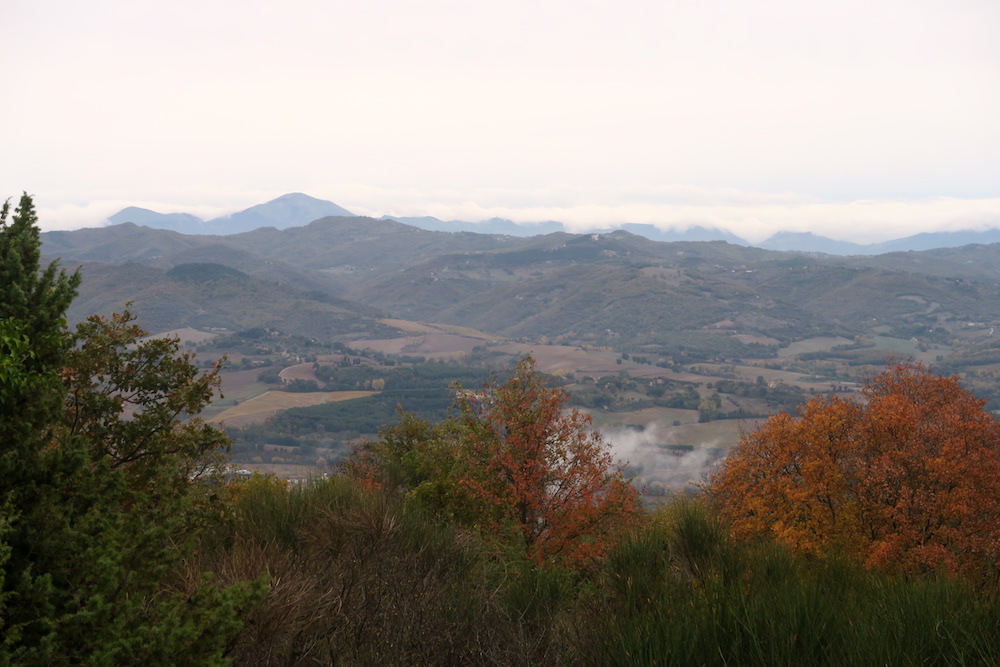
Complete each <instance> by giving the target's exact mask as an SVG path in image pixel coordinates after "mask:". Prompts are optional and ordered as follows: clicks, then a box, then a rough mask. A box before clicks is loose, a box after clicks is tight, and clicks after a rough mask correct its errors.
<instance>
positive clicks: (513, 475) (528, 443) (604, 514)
mask: <svg viewBox="0 0 1000 667" xmlns="http://www.w3.org/2000/svg"><path fill="white" fill-rule="evenodd" d="M457 399H458V400H457V403H458V407H459V410H460V416H459V422H460V424H461V425H462V427H463V430H464V432H465V436H464V437H465V438H466V440H467V443H468V448H467V452H468V459H469V462H468V464H467V465H465V466H464V468H463V477H462V480H461V481H462V485H463V487H464V488H465V489H467V490H468V492H469V493H470V494H471V496H472V498H473V500H474V502H475V503H476V504H477V505H478V506H479V507H480V508H481V516H480V520H481V523H482V527H483V528H484V529H485V531H486V534H487V535H491V536H501V535H511V534H512V535H513V537H514V539H515V543H519V544H520V548H522V549H523V550H524V553H525V554H526V555H527V556H528V558H530V559H532V560H534V561H536V562H546V561H554V562H559V563H563V564H566V565H569V566H571V567H581V566H585V565H587V564H589V563H590V562H591V561H593V560H594V559H596V558H600V557H602V556H604V555H605V554H606V553H607V550H608V549H609V547H610V546H611V545H613V544H614V543H615V541H616V540H617V538H619V537H620V536H621V535H623V534H624V532H625V531H627V530H628V529H629V528H630V526H631V525H632V523H633V522H634V520H635V518H636V516H637V514H636V513H637V510H638V508H639V504H638V492H637V491H636V490H635V489H634V488H633V487H632V486H631V485H630V484H629V483H628V481H627V480H626V479H625V478H624V476H623V474H622V467H621V465H620V464H617V463H616V462H615V461H614V459H613V457H612V455H611V452H610V451H609V448H608V446H607V444H606V443H605V442H604V441H603V440H602V439H601V436H600V434H599V433H597V432H596V431H594V430H592V429H591V428H590V424H591V421H590V416H589V415H585V414H582V413H580V412H579V411H577V410H576V409H573V410H571V411H569V412H564V411H563V406H564V404H565V403H566V400H567V399H568V396H567V394H566V392H565V391H563V390H561V389H558V388H553V387H549V386H548V385H547V384H546V383H545V381H544V380H543V379H542V377H541V376H540V375H539V374H538V373H537V372H536V369H535V361H534V359H532V358H531V357H526V358H525V359H522V360H521V361H520V362H519V363H518V364H517V367H516V369H515V371H514V375H513V376H512V377H511V378H510V379H509V380H507V381H506V382H504V383H501V384H497V383H488V384H486V385H484V387H483V388H482V390H481V391H459V392H458V393H457Z"/></svg>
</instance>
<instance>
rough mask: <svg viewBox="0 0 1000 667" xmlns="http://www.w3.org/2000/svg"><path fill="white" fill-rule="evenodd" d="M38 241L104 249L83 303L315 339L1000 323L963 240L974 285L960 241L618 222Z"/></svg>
mask: <svg viewBox="0 0 1000 667" xmlns="http://www.w3.org/2000/svg"><path fill="white" fill-rule="evenodd" d="M43 243H44V245H43V252H44V253H45V254H46V256H49V257H53V256H61V257H62V258H63V265H64V266H67V267H69V268H73V265H74V262H79V261H85V262H118V263H119V266H118V267H117V268H109V267H107V266H105V267H104V268H101V267H99V266H96V265H89V266H87V268H86V270H85V278H86V280H85V282H84V285H83V287H82V290H83V293H82V298H81V299H80V308H89V309H90V312H109V311H108V309H109V308H110V309H114V308H116V307H120V305H116V302H117V304H121V303H124V301H126V300H128V299H134V300H135V301H136V303H137V304H138V307H141V308H153V309H154V310H159V311H161V312H160V314H159V315H157V317H156V318H155V319H154V321H155V323H156V326H160V325H162V326H165V327H167V328H174V327H175V326H180V325H181V324H185V325H190V326H201V327H213V326H214V327H227V328H228V327H231V326H244V325H245V324H246V323H248V322H250V321H251V319H252V318H251V317H249V316H247V317H244V316H243V315H241V314H240V309H244V310H246V311H247V312H248V313H254V314H255V315H254V316H255V317H257V318H258V319H261V321H262V322H264V321H266V322H268V323H273V326H276V327H279V328H282V327H283V328H284V329H283V330H300V331H301V332H303V333H304V334H308V335H315V333H314V332H319V331H322V330H323V329H322V327H323V326H324V325H323V324H322V319H323V318H324V317H326V316H327V315H326V314H325V313H330V314H332V313H334V312H335V311H334V310H331V309H330V305H331V301H330V300H331V299H338V300H339V301H337V302H336V303H337V304H338V307H339V309H340V310H338V311H336V312H337V313H338V314H337V317H338V318H341V319H343V318H344V317H349V318H354V319H353V324H350V326H346V325H345V326H341V325H337V326H338V327H340V329H339V330H340V334H338V335H341V336H357V335H362V333H363V332H364V331H370V330H371V329H372V327H373V326H374V323H373V322H372V321H371V318H372V317H373V313H376V312H377V313H380V314H385V315H387V316H389V317H395V318H401V319H410V320H417V321H422V322H438V323H442V324H452V325H462V326H471V327H474V328H477V329H481V330H483V331H488V332H490V333H493V334H497V335H501V336H506V337H515V338H518V337H526V338H530V339H541V338H542V337H544V338H547V339H549V340H558V341H561V342H566V343H570V344H573V343H576V344H582V343H596V344H602V345H612V346H615V347H619V346H626V347H628V346H637V345H639V346H647V345H651V346H656V347H660V348H669V347H671V346H681V347H683V348H686V349H702V350H703V351H702V352H700V353H699V354H710V350H711V349H715V348H718V349H722V348H727V349H729V350H730V354H732V355H736V356H751V355H755V354H759V353H761V352H762V350H760V349H758V348H754V347H753V344H754V343H753V341H754V340H771V341H778V342H780V341H790V340H793V339H796V338H805V337H809V336H815V335H836V336H845V337H848V338H851V337H855V336H860V335H868V334H872V333H881V334H885V335H895V336H899V337H904V338H910V337H912V336H915V335H917V334H919V335H920V336H922V337H923V338H927V339H928V340H932V339H933V340H941V341H943V340H945V338H946V334H945V333H944V332H945V331H946V330H949V331H954V330H955V328H956V327H957V326H958V324H956V323H958V322H965V321H975V322H1000V262H998V261H997V260H998V259H1000V247H998V246H972V247H971V249H972V251H974V253H975V254H974V257H975V258H976V260H975V264H974V272H975V276H974V281H973V280H972V279H970V278H965V277H961V276H956V274H955V273H954V270H955V269H956V268H961V267H970V270H971V267H973V265H971V264H969V263H968V262H970V261H971V260H969V259H962V258H963V257H966V254H967V253H968V252H970V250H969V249H965V250H963V251H950V252H945V251H941V250H938V251H932V252H925V253H916V252H909V253H899V254H892V255H888V256H886V258H887V259H888V260H891V261H887V262H886V263H885V264H883V263H881V262H880V261H879V258H878V257H843V258H842V257H835V256H829V255H815V254H801V253H790V252H779V251H772V250H764V249H760V248H754V247H745V246H739V245H734V244H730V243H726V242H722V241H712V242H673V243H668V242H656V241H650V240H648V239H646V238H644V237H642V236H638V235H635V234H632V233H630V232H626V231H621V230H618V231H615V232H612V233H608V234H568V233H565V232H556V233H551V234H546V235H540V236H533V237H515V236H501V235H484V234H475V233H471V232H457V233H448V232H433V231H426V230H421V229H417V228H415V227H411V226H408V225H403V224H401V223H398V222H394V221H391V220H374V219H371V218H346V217H332V218H323V219H320V220H316V221H314V222H312V223H310V224H309V225H306V226H302V227H291V228H288V229H285V230H278V229H275V228H263V229H258V230H255V231H252V232H246V233H242V234H234V235H229V236H205V235H202V236H193V235H182V234H178V233H176V232H169V231H165V230H156V229H150V228H145V227H137V226H135V225H131V224H125V225H118V226H114V227H106V228H101V229H89V230H80V231H77V232H49V233H46V234H43ZM123 261H131V262H138V263H141V265H142V266H141V267H140V266H139V265H138V264H133V265H129V264H124V265H121V263H122V262H123ZM190 263H216V264H220V265H224V266H229V267H231V268H233V269H236V270H238V271H241V272H242V273H243V274H245V275H246V276H247V280H246V281H244V282H243V283H239V281H236V282H230V283H226V284H224V285H223V284H217V285H212V284H206V285H202V286H200V287H195V286H186V287H184V288H183V289H181V288H179V287H178V286H177V285H175V284H173V283H171V282H170V280H169V277H168V276H167V272H168V271H169V270H170V269H171V268H173V267H174V266H177V265H179V264H190ZM152 269H156V271H157V272H150V271H151V270H152ZM310 293H314V294H312V296H310ZM297 303H298V304H300V306H298V307H297V306H296V304H297ZM172 304H175V305H172ZM176 304H181V305H176ZM317 304H321V305H317ZM360 304H364V305H363V306H362V305H360ZM297 308H298V311H297ZM303 309H305V311H308V312H310V313H312V314H311V315H308V316H303V315H301V314H300V313H299V311H302V310H303ZM271 311H273V312H274V313H278V315H277V316H272V313H271ZM345 313H346V314H345ZM331 316H332V315H331ZM172 318H173V320H176V322H174V321H172ZM168 324H172V325H173V326H167V325H168ZM261 325H262V324H261ZM269 325H270V324H269ZM336 328H337V327H334V329H336ZM938 329H940V332H939V333H935V332H936V331H937V330H938ZM332 331H333V329H329V330H326V334H330V333H331V332H332ZM770 344H771V345H774V344H776V343H774V342H772V343H770ZM706 351H709V352H706Z"/></svg>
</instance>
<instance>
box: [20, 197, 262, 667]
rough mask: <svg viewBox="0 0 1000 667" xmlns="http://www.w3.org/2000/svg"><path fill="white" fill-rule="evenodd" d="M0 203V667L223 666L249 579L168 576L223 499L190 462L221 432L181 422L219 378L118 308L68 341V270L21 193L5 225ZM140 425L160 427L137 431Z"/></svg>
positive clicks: (201, 457)
mask: <svg viewBox="0 0 1000 667" xmlns="http://www.w3.org/2000/svg"><path fill="white" fill-rule="evenodd" d="M8 212H9V205H7V204H5V205H4V207H3V210H2V218H0V438H2V440H0V492H2V494H3V495H2V497H0V664H8V663H15V664H47V665H53V664H70V663H81V662H82V663H87V664H212V663H217V662H221V661H222V659H223V656H222V652H223V648H224V646H225V642H226V640H227V639H228V638H229V637H231V636H232V635H233V634H234V633H235V632H236V631H238V630H239V628H240V620H239V610H240V608H241V607H247V606H248V605H250V604H251V603H252V602H253V601H254V600H255V599H257V598H258V597H259V595H260V591H259V587H253V586H247V585H241V586H237V587H234V588H230V589H220V588H219V587H217V586H214V585H213V584H212V583H211V582H210V581H207V580H206V581H203V582H193V583H189V584H187V585H183V584H182V583H181V582H180V581H175V577H173V575H174V569H173V568H174V566H175V565H176V564H177V563H178V562H179V560H180V559H181V558H182V557H183V555H184V553H185V551H186V549H187V548H189V545H190V544H191V541H192V540H193V539H194V537H195V536H196V535H197V532H198V530H199V529H200V528H201V527H203V526H204V525H205V518H204V517H205V516H206V514H207V510H208V509H209V508H214V509H219V505H218V503H217V502H214V501H213V499H212V495H211V494H212V487H211V486H209V485H207V484H205V483H202V482H200V481H199V480H198V478H197V476H195V475H193V472H194V471H195V469H197V468H200V467H204V466H206V465H208V464H209V463H210V462H211V459H212V457H213V456H215V455H216V454H217V452H218V451H219V448H220V447H221V446H222V445H223V444H224V436H222V435H221V434H220V433H218V432H217V431H215V430H214V429H210V428H209V427H207V426H206V425H204V424H201V423H199V422H197V421H184V420H182V419H181V418H182V417H185V416H186V415H190V414H195V413H197V412H198V411H199V410H200V409H201V407H203V406H204V405H205V403H207V401H208V399H209V398H210V396H211V388H212V386H214V385H213V383H214V382H215V380H214V379H213V378H212V377H208V378H200V377H198V376H197V374H196V371H195V370H194V366H193V364H191V363H190V360H189V359H187V358H186V357H183V356H178V355H177V354H176V352H177V347H176V342H172V341H167V342H154V343H152V344H149V343H142V342H139V340H138V338H139V336H140V335H141V333H142V332H141V330H139V329H138V328H137V327H135V326H134V325H133V324H132V323H131V316H130V315H128V314H126V315H123V316H117V317H116V318H113V319H112V320H111V321H106V320H103V319H101V318H94V319H92V320H91V321H90V322H89V323H88V324H86V325H84V326H82V327H81V329H80V330H79V332H78V335H77V337H76V339H74V337H73V336H71V335H70V333H69V332H68V330H67V328H66V322H65V312H66V308H67V307H68V306H69V304H70V302H71V300H72V298H73V297H74V296H75V292H76V287H77V285H78V284H79V277H78V275H77V274H72V275H67V274H66V273H65V272H64V271H61V270H60V269H59V268H58V266H57V265H56V264H55V263H52V264H50V265H49V266H48V267H47V268H45V269H44V270H42V269H41V268H40V265H39V263H40V239H39V232H38V228H37V225H36V217H35V213H34V207H33V205H32V201H31V198H30V197H29V196H28V195H27V194H25V195H24V196H23V197H22V198H21V201H20V205H19V206H18V208H17V211H16V212H15V215H14V216H13V218H12V219H11V224H9V225H8V224H7V215H8ZM74 342H76V345H75V346H74ZM178 395H179V396H180V397H179V398H175V396H178ZM143 429H145V430H146V431H154V432H155V437H154V436H153V435H152V434H151V433H147V437H146V438H145V439H141V437H142V434H143ZM197 438H201V440H200V444H199V445H197V446H194V445H192V442H191V441H192V439H197ZM135 443H139V444H137V445H136V444H135ZM130 447H131V449H129V448H130ZM126 451H128V452H130V453H129V454H127V455H125V456H124V457H123V456H122V455H121V454H122V452H126Z"/></svg>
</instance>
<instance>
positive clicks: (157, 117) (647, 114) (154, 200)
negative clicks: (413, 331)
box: [0, 0, 1000, 242]
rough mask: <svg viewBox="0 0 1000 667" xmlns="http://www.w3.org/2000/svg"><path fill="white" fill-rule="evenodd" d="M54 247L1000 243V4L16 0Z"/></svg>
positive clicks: (946, 0)
mask: <svg viewBox="0 0 1000 667" xmlns="http://www.w3.org/2000/svg"><path fill="white" fill-rule="evenodd" d="M0 18H2V25H3V35H2V36H0V73H2V81H3V84H4V96H3V99H2V102H0V127H2V128H3V130H2V133H3V134H2V137H3V141H2V144H0V151H2V153H0V154H2V157H0V195H2V196H5V197H6V196H17V195H19V194H20V192H21V191H22V190H27V191H28V192H29V193H31V194H33V195H35V202H36V206H37V207H38V208H39V210H40V213H41V216H42V226H43V228H44V229H57V228H59V229H68V228H75V227H81V226H96V225H99V224H102V221H103V220H104V219H105V218H106V217H107V216H108V215H110V214H112V213H114V212H116V211H118V210H119V209H121V208H123V207H124V206H128V205H137V206H143V207H146V208H151V209H154V210H157V211H161V212H173V211H187V212H190V213H194V214H197V215H201V216H202V217H212V216H213V215H217V214H221V213H226V212H232V211H235V210H239V209H242V208H246V207H247V206H251V205H254V204H258V203H262V202H264V201H267V200H268V199H272V198H274V197H276V196H279V195H281V194H285V193H287V192H305V193H307V194H310V195H312V196H314V197H319V198H322V199H328V200H331V201H334V202H336V203H338V204H340V205H341V206H344V207H345V208H348V209H350V210H352V211H354V212H356V213H360V214H366V215H375V216H379V215H383V214H389V215H397V216H400V215H433V216H436V217H439V218H443V219H456V218H457V219H464V220H480V219H485V218H489V217H493V216H500V217H506V218H510V219H513V220H515V221H518V222H529V221H540V220H548V219H554V220H560V221H562V222H564V223H566V224H568V225H570V226H572V227H573V228H576V229H581V230H582V229H586V228H588V227H593V226H598V227H607V226H615V225H618V224H621V223H624V222H640V223H653V224H656V225H658V226H661V227H665V228H666V227H687V226H690V225H696V224H697V225H705V226H718V227H722V228H724V229H727V230H730V231H732V232H734V233H737V234H739V235H741V236H743V237H745V238H748V239H750V240H761V239H763V238H765V237H767V236H769V235H770V234H771V233H773V232H774V231H777V230H779V229H786V230H791V231H812V232H815V233H817V234H823V235H826V236H830V237H833V238H838V239H846V240H855V241H862V242H864V241H878V240H884V239H888V238H896V237H900V236H906V235H909V234H912V233H917V232H921V231H931V230H941V229H981V228H986V227H1000V120H998V119H1000V37H998V35H1000V2H997V1H996V0H941V1H923V0H864V1H856V0H840V1H838V2H830V1H829V0H825V1H824V2H812V1H807V0H763V1H750V0H741V1H737V0H721V1H712V0H696V1H691V2H688V1H675V0H616V1H615V2H610V1H603V0H600V1H588V0H572V1H570V0H565V1H563V2H547V1H545V0H531V1H527V0H504V1H503V2H492V1H482V0H461V1H450V0H425V1H424V2H414V1H412V0H409V1H406V0H386V1H380V0H365V1H358V0H352V1H351V2H342V1H339V0H324V1H316V2H313V1H307V0H284V1H282V2H274V1H272V2H263V1H256V0H239V1H234V0H198V1H193V0H163V1H161V0H142V1H137V0H122V1H114V0H0Z"/></svg>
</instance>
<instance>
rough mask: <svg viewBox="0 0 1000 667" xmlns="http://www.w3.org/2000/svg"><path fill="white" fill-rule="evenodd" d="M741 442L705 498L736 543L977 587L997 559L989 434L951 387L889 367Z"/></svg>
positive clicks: (993, 450)
mask: <svg viewBox="0 0 1000 667" xmlns="http://www.w3.org/2000/svg"><path fill="white" fill-rule="evenodd" d="M863 393H864V398H865V402H864V403H861V404H858V403H854V402H851V401H846V400H843V399H839V398H836V397H829V398H824V397H819V398H816V399H814V400H812V401H810V402H809V403H807V404H806V405H805V406H804V407H803V408H802V409H801V410H800V414H799V416H798V417H797V418H795V417H792V416H791V415H789V414H787V413H781V414H778V415H775V416H773V417H771V418H770V419H768V420H767V421H766V422H764V423H763V424H761V425H759V426H758V427H756V428H755V429H753V430H752V431H750V432H748V433H746V434H745V435H744V436H743V438H742V440H741V442H740V444H739V445H738V446H737V447H736V448H735V449H733V451H732V452H731V453H730V455H729V457H728V458H727V459H726V460H725V461H724V462H723V464H722V466H721V468H720V469H719V471H718V472H717V473H716V474H715V475H714V476H713V477H712V479H711V482H710V484H709V487H708V491H709V493H710V495H711V497H712V498H713V499H714V500H715V502H716V503H717V505H718V507H719V509H720V511H721V512H722V514H723V515H724V516H725V517H726V518H727V519H728V520H729V521H730V523H731V525H732V528H733V531H734V533H735V534H736V535H738V536H743V537H752V536H756V535H762V534H770V535H773V536H774V537H776V538H777V539H778V540H779V541H781V542H783V543H785V544H787V545H789V546H791V547H792V548H794V549H796V550H798V551H801V552H806V553H813V554H825V553H830V552H833V551H839V552H842V553H845V554H848V555H850V556H852V557H854V558H856V559H857V560H859V561H861V562H863V563H865V564H866V565H868V566H870V567H878V568H882V569H891V570H898V571H905V572H920V571H927V570H931V569H940V568H943V569H946V570H948V571H951V572H964V573H968V574H973V575H974V576H977V577H981V576H985V575H988V574H991V573H994V572H995V569H996V567H997V561H998V559H1000V422H998V421H997V419H996V418H995V417H994V416H993V415H992V414H991V413H989V412H987V411H986V410H985V409H984V405H985V402H984V401H983V400H980V399H978V398H976V397H975V396H974V395H973V394H972V393H970V392H969V391H967V390H966V389H963V388H962V387H961V385H960V384H959V381H958V379H957V378H955V377H940V376H937V375H935V374H933V373H931V372H930V371H929V370H928V369H927V368H926V367H924V366H923V365H921V364H916V363H900V364H894V365H892V366H890V367H889V368H888V369H887V370H886V371H884V372H883V373H881V374H880V375H878V376H877V377H875V378H874V379H873V380H872V382H871V383H869V384H868V386H866V387H865V389H864V390H863Z"/></svg>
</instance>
